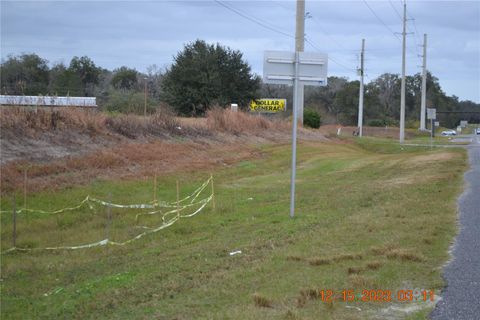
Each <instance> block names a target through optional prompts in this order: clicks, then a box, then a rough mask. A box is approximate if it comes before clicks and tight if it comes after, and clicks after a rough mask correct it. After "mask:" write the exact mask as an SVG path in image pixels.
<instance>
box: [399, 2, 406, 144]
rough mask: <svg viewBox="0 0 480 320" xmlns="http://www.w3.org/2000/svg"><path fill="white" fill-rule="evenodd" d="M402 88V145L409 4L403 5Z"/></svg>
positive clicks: (401, 137)
mask: <svg viewBox="0 0 480 320" xmlns="http://www.w3.org/2000/svg"><path fill="white" fill-rule="evenodd" d="M402 36H403V42H402V88H401V93H400V143H404V142H405V54H406V47H407V3H406V2H404V4H403V32H402Z"/></svg>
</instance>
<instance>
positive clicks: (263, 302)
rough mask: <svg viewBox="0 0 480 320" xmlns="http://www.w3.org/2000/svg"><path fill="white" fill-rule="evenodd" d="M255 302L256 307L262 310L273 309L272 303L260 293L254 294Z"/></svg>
mask: <svg viewBox="0 0 480 320" xmlns="http://www.w3.org/2000/svg"><path fill="white" fill-rule="evenodd" d="M253 302H254V303H255V306H256V307H260V308H271V307H272V301H271V300H270V299H268V298H266V297H264V296H262V295H261V294H259V293H254V294H253Z"/></svg>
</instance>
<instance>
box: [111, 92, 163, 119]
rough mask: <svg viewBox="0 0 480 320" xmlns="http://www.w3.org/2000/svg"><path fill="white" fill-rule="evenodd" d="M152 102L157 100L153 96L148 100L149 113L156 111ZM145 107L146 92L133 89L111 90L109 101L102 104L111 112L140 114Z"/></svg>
mask: <svg viewBox="0 0 480 320" xmlns="http://www.w3.org/2000/svg"><path fill="white" fill-rule="evenodd" d="M152 103H155V101H152V98H151V97H149V98H148V100H147V113H149V114H152V113H154V112H155V107H154V106H153V105H152ZM144 108H145V96H144V94H143V93H141V92H135V91H133V90H111V91H110V92H109V96H108V100H107V103H106V104H104V105H103V106H102V109H103V110H106V111H109V112H119V113H127V114H132V113H133V114H138V115H143V109H144Z"/></svg>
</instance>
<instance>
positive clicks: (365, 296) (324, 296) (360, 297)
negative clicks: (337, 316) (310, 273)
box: [317, 289, 435, 302]
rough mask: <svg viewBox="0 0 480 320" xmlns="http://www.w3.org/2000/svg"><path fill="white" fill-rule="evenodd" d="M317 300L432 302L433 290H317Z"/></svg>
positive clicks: (433, 297)
mask: <svg viewBox="0 0 480 320" xmlns="http://www.w3.org/2000/svg"><path fill="white" fill-rule="evenodd" d="M317 294H318V298H319V299H320V300H322V301H323V302H416V301H418V302H422V301H423V302H426V301H434V299H435V293H434V291H433V290H425V289H414V290H410V289H401V290H396V291H392V290H380V289H363V290H361V291H355V290H353V289H343V290H338V291H335V290H330V289H326V290H318V293H317Z"/></svg>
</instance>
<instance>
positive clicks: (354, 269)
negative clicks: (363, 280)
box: [347, 267, 363, 274]
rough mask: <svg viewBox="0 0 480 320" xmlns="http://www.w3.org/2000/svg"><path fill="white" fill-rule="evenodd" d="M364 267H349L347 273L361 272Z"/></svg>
mask: <svg viewBox="0 0 480 320" xmlns="http://www.w3.org/2000/svg"><path fill="white" fill-rule="evenodd" d="M362 271H363V269H362V268H358V267H349V268H348V269H347V273H348V274H359V273H360V272H362Z"/></svg>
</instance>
